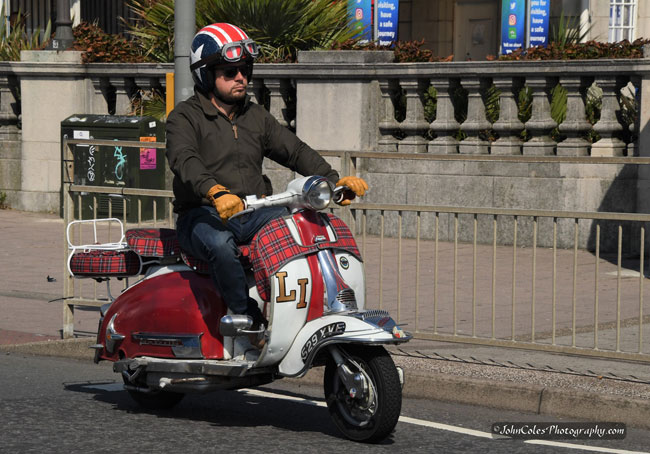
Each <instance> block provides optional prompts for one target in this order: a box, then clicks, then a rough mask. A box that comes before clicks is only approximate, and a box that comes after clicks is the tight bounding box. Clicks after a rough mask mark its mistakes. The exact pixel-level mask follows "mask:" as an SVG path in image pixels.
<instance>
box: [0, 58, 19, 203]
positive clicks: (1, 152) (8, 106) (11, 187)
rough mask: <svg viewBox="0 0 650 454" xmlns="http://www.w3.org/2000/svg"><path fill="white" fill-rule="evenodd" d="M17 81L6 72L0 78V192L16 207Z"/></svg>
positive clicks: (17, 165)
mask: <svg viewBox="0 0 650 454" xmlns="http://www.w3.org/2000/svg"><path fill="white" fill-rule="evenodd" d="M19 117H20V94H19V85H18V79H17V78H16V76H14V75H11V74H10V73H9V70H7V72H5V73H4V75H3V76H2V77H0V193H5V194H6V196H7V199H6V200H5V203H6V204H7V205H8V206H11V207H14V206H16V202H17V200H18V195H19V192H20V188H21V178H22V170H21V165H20V161H21V130H20V123H19Z"/></svg>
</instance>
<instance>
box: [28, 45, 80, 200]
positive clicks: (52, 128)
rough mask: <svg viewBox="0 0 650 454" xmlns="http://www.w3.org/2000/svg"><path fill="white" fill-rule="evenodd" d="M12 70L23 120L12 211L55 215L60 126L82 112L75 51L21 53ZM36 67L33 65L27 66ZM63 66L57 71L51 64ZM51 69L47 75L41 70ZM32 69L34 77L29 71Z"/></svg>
mask: <svg viewBox="0 0 650 454" xmlns="http://www.w3.org/2000/svg"><path fill="white" fill-rule="evenodd" d="M21 62H22V63H24V64H23V65H20V64H19V65H17V68H19V71H21V74H20V93H21V97H22V99H21V106H22V115H23V119H24V120H23V137H22V139H23V140H22V153H21V154H22V156H21V160H22V162H21V166H22V176H21V193H20V197H19V200H18V201H17V205H16V207H15V208H18V209H20V210H26V211H53V212H54V211H56V212H58V211H59V208H60V191H61V144H60V140H61V139H60V137H61V121H63V120H64V119H65V118H67V117H69V116H70V115H73V114H77V113H84V112H87V111H88V109H89V108H88V105H89V99H88V98H89V96H87V93H86V83H85V80H84V71H83V67H82V65H81V52H75V51H65V52H56V51H22V52H21ZM34 62H38V65H33V63H34ZM60 62H65V63H67V65H65V66H63V67H62V66H60V65H56V63H60ZM48 64H52V65H51V66H52V68H51V70H50V71H47V65H48ZM31 68H34V69H35V68H38V73H36V72H34V73H32V72H30V69H31Z"/></svg>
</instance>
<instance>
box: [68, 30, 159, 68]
mask: <svg viewBox="0 0 650 454" xmlns="http://www.w3.org/2000/svg"><path fill="white" fill-rule="evenodd" d="M72 34H73V36H74V49H75V50H79V51H82V52H83V55H82V56H81V61H82V63H97V62H105V63H141V62H145V61H147V58H146V57H145V56H144V55H143V54H142V53H141V52H140V49H139V48H138V46H137V45H136V44H135V43H133V42H132V41H127V40H126V38H124V37H122V36H119V35H113V34H110V33H106V32H104V31H103V30H102V29H101V28H100V27H99V26H98V25H97V24H90V23H88V22H81V23H80V24H79V25H77V26H76V27H74V28H73V30H72Z"/></svg>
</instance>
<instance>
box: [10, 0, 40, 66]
mask: <svg viewBox="0 0 650 454" xmlns="http://www.w3.org/2000/svg"><path fill="white" fill-rule="evenodd" d="M4 8H5V7H4V4H3V6H2V8H1V9H0V16H2V17H5V11H4ZM51 32H52V24H51V22H50V21H48V23H47V27H46V28H45V30H44V31H43V32H42V33H41V30H40V29H36V30H35V31H34V32H33V33H32V36H29V34H28V33H27V30H26V29H25V18H24V16H23V15H22V14H21V13H20V11H19V12H18V20H16V23H15V24H13V27H11V30H10V31H9V34H7V24H6V23H5V21H4V20H0V61H19V60H20V51H21V50H38V49H43V48H45V46H46V45H47V43H48V42H49V40H50V37H51Z"/></svg>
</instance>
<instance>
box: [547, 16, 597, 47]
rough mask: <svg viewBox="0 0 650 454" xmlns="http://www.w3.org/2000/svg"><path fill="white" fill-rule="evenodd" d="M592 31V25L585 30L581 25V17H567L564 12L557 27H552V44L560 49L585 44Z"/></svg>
mask: <svg viewBox="0 0 650 454" xmlns="http://www.w3.org/2000/svg"><path fill="white" fill-rule="evenodd" d="M590 31H591V25H590V26H588V27H586V28H585V26H584V25H581V24H580V18H579V17H565V16H564V11H562V12H561V13H560V21H559V22H558V25H557V27H556V26H555V25H552V26H551V38H550V42H552V43H556V44H557V45H558V46H559V47H560V49H564V48H565V47H566V46H567V45H569V44H578V43H581V42H583V41H584V40H585V38H586V37H587V36H588V35H589V32H590Z"/></svg>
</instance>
